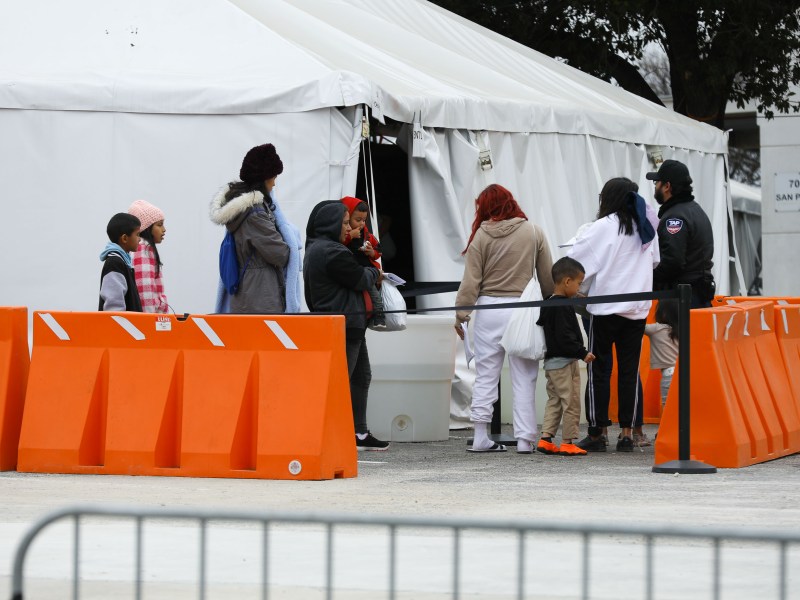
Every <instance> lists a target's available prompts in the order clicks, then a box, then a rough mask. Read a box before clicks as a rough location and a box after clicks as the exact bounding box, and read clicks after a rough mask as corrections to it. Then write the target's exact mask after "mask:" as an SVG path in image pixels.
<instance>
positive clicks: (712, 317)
mask: <svg viewBox="0 0 800 600" xmlns="http://www.w3.org/2000/svg"><path fill="white" fill-rule="evenodd" d="M711 320H712V321H713V323H714V341H715V342H716V341H717V339H719V334H718V333H717V315H716V313H712V314H711Z"/></svg>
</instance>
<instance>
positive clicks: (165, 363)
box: [18, 312, 357, 479]
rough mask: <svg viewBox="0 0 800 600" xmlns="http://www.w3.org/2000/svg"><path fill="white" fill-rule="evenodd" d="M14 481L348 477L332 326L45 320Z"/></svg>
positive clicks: (350, 440)
mask: <svg viewBox="0 0 800 600" xmlns="http://www.w3.org/2000/svg"><path fill="white" fill-rule="evenodd" d="M33 321H34V322H33V326H34V344H33V354H32V357H31V371H30V379H29V384H28V393H27V397H26V404H25V413H24V417H23V420H22V432H21V435H20V444H19V463H18V469H19V470H20V471H28V472H45V473H99V474H129V475H178V476H190V477H237V478H262V479H334V478H339V477H355V476H356V474H357V462H356V447H355V436H354V434H353V415H352V409H351V406H350V389H349V385H348V376H347V362H346V357H345V339H344V318H343V317H340V316H311V315H306V316H283V315H281V316H268V317H267V316H244V315H242V316H230V315H225V316H220V315H218V316H193V317H189V318H188V319H187V320H186V321H179V320H178V319H177V318H175V317H174V316H159V315H152V314H142V313H101V312H100V313H68V312H61V313H44V312H36V313H35V314H34V320H33Z"/></svg>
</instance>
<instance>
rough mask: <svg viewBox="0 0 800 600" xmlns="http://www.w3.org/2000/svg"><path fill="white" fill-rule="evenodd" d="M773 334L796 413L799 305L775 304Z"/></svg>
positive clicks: (798, 407)
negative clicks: (776, 339)
mask: <svg viewBox="0 0 800 600" xmlns="http://www.w3.org/2000/svg"><path fill="white" fill-rule="evenodd" d="M774 316H775V335H776V336H777V337H778V344H779V346H780V349H781V357H782V358H783V365H784V367H785V368H786V373H787V374H788V376H789V386H790V387H791V389H792V398H793V399H794V406H795V409H796V410H797V412H798V414H800V306H797V305H794V306H793V305H788V306H775V312H774Z"/></svg>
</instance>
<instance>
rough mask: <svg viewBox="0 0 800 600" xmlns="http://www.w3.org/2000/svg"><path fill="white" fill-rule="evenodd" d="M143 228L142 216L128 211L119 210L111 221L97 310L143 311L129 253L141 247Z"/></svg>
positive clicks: (104, 253)
mask: <svg viewBox="0 0 800 600" xmlns="http://www.w3.org/2000/svg"><path fill="white" fill-rule="evenodd" d="M140 227H141V223H140V222H139V219H138V218H136V217H134V216H133V215H131V214H128V213H117V214H116V215H114V216H113V217H111V220H110V221H109V222H108V226H107V227H106V233H107V234H108V239H109V240H110V241H109V242H108V243H107V244H106V247H105V248H103V251H102V252H101V253H100V260H102V261H103V271H102V273H101V274H100V303H99V305H98V308H97V310H115V311H124V310H129V311H135V312H142V302H141V300H140V299H139V290H137V289H136V278H135V277H134V274H133V262H132V261H131V255H130V253H131V252H133V251H135V250H136V249H137V248H138V246H139V228H140Z"/></svg>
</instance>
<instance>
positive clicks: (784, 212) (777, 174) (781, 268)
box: [758, 115, 800, 296]
mask: <svg viewBox="0 0 800 600" xmlns="http://www.w3.org/2000/svg"><path fill="white" fill-rule="evenodd" d="M758 124H759V126H760V128H761V189H762V207H761V240H762V241H761V244H762V246H761V250H762V258H763V265H764V266H763V280H764V295H765V296H800V268H798V265H797V261H798V257H800V188H796V187H792V188H791V189H793V190H796V192H795V193H796V194H797V195H796V197H793V198H792V199H791V200H789V201H787V200H786V199H785V198H786V197H785V193H786V191H787V190H786V189H785V188H786V187H787V186H786V182H787V181H788V180H789V179H790V178H789V175H790V174H795V175H797V181H798V182H800V118H798V117H797V115H776V116H775V117H774V118H773V119H771V120H767V119H764V118H759V119H758ZM776 182H777V185H776ZM781 182H783V184H782V183H781ZM780 193H783V196H782V198H783V199H780V200H777V199H776V194H780Z"/></svg>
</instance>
